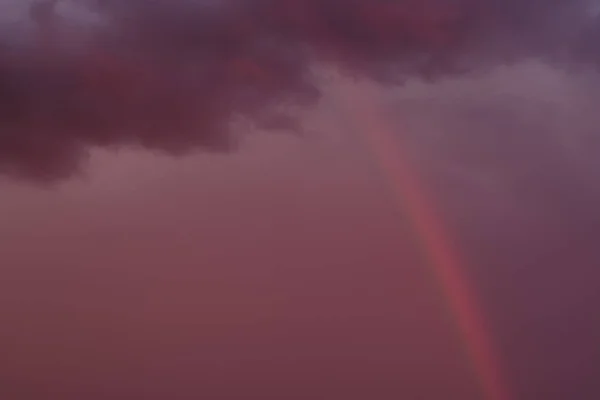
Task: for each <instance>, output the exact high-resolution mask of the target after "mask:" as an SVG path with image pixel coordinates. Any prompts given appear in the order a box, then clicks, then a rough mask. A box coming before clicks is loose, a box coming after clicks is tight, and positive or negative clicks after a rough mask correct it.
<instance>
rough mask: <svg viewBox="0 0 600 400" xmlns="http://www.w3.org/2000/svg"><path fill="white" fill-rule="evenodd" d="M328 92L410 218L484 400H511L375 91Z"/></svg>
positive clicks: (346, 88) (454, 260)
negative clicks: (350, 123) (380, 107)
mask: <svg viewBox="0 0 600 400" xmlns="http://www.w3.org/2000/svg"><path fill="white" fill-rule="evenodd" d="M332 86H333V87H332V89H333V91H334V95H335V98H336V101H337V102H344V103H345V106H346V111H347V112H346V113H345V114H346V115H349V116H350V118H352V119H353V123H354V127H355V129H356V131H357V132H359V133H360V136H361V137H362V140H363V141H364V142H365V144H366V145H367V147H368V148H369V149H370V151H371V152H372V154H373V157H374V159H375V161H376V163H377V164H378V166H379V167H380V169H381V171H382V173H383V174H384V175H385V177H386V178H387V182H388V183H389V186H390V189H391V190H392V192H393V195H394V197H395V198H396V200H397V201H398V202H399V203H401V205H402V207H404V209H405V211H406V213H407V214H408V217H409V219H410V220H411V221H410V222H411V223H412V225H413V227H414V230H415V234H416V236H417V238H418V240H419V242H420V245H421V246H423V248H425V249H426V250H427V251H426V252H424V257H425V258H426V259H427V260H426V261H427V262H428V264H429V265H431V267H432V272H433V274H434V275H435V278H436V279H437V280H438V282H439V284H440V287H441V288H442V289H443V291H444V295H445V297H446V299H447V301H448V303H449V308H450V311H451V313H452V314H453V315H454V317H455V319H456V324H457V328H458V330H459V333H460V335H461V338H462V339H463V341H464V346H465V348H466V351H467V353H468V356H469V359H470V360H471V363H472V364H473V369H474V372H475V373H476V375H477V378H478V382H479V385H480V387H481V391H482V392H483V397H484V398H485V399H486V400H513V399H514V397H513V396H512V395H511V394H510V390H509V387H508V385H507V384H506V382H505V381H504V378H503V376H502V373H501V368H500V362H499V360H498V357H497V353H496V352H495V350H494V347H493V345H492V342H491V339H490V335H489V334H488V331H487V329H486V324H485V321H484V319H483V317H482V313H481V311H480V309H479V307H478V306H477V302H476V301H475V300H476V299H475V298H474V296H473V295H472V290H471V287H470V285H469V282H468V279H467V278H466V276H465V275H464V273H463V272H462V271H463V270H464V268H461V260H460V258H459V257H458V256H457V254H456V253H455V251H454V250H453V246H452V245H451V242H450V240H449V239H448V235H446V234H445V232H444V229H443V224H442V222H441V220H440V218H439V217H437V216H436V212H435V211H434V210H435V207H434V205H433V204H431V202H430V201H428V199H429V198H430V197H429V196H427V194H426V192H425V190H424V188H423V187H422V185H420V184H419V177H418V175H417V173H416V172H415V171H414V170H413V169H412V168H411V167H410V165H409V163H408V162H407V157H404V156H403V154H402V149H401V147H400V146H399V145H398V141H397V139H396V138H395V137H394V135H393V134H392V130H391V129H390V128H389V125H387V124H386V123H385V122H384V121H385V118H384V117H383V116H382V115H381V111H380V109H379V108H378V107H377V104H378V103H377V101H376V98H377V97H376V96H377V94H376V93H375V92H374V91H375V89H373V90H371V89H370V88H363V87H362V86H361V88H360V90H358V89H356V87H355V86H354V85H350V84H348V83H342V82H339V81H338V82H335V83H334V84H333V85H332Z"/></svg>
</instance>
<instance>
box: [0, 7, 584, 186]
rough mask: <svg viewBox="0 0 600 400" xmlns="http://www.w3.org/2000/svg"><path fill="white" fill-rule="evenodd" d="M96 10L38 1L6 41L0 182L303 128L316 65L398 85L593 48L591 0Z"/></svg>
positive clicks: (0, 68) (0, 51)
mask: <svg viewBox="0 0 600 400" xmlns="http://www.w3.org/2000/svg"><path fill="white" fill-rule="evenodd" d="M4 1H6V0H4ZM72 3H83V2H76V1H72ZM85 3H86V4H85V6H84V7H87V8H88V9H93V10H94V11H93V12H94V13H96V14H95V17H96V24H95V26H92V25H91V24H90V23H89V22H85V23H80V26H77V24H76V23H75V22H74V21H73V20H74V19H76V18H75V17H73V16H70V17H63V18H62V19H61V18H52V17H51V16H50V14H51V13H50V12H49V9H46V8H44V7H43V6H42V7H40V6H37V7H33V8H32V10H31V11H30V13H29V16H28V18H30V19H32V20H33V21H34V22H35V23H34V25H32V27H31V30H32V34H31V37H30V40H29V41H27V40H22V41H20V42H18V41H17V40H16V39H15V38H13V37H10V36H8V35H5V37H4V40H3V44H2V47H0V124H1V125H2V126H1V128H2V129H1V131H0V172H3V173H9V174H13V175H14V174H16V175H25V176H29V177H36V178H41V179H47V178H55V177H60V176H67V175H69V174H70V173H72V172H73V171H74V170H75V169H76V168H77V166H78V165H79V164H80V159H81V157H82V155H83V154H84V153H85V150H86V149H87V148H89V147H91V146H121V145H139V146H144V147H147V148H153V149H160V150H165V151H169V152H179V151H185V150H188V149H190V148H204V149H207V150H210V149H222V150H227V149H230V148H232V147H233V145H234V144H235V138H234V137H233V135H232V134H231V132H232V124H233V123H239V122H244V121H245V122H250V123H252V124H255V125H258V126H259V127H267V128H273V127H276V128H290V129H291V130H294V125H293V124H292V123H291V122H292V121H291V119H293V118H292V117H293V109H294V107H295V106H306V105H314V104H315V103H316V101H317V100H318V98H319V94H320V90H322V87H321V86H320V85H319V84H318V79H317V77H316V75H315V73H314V67H316V66H318V65H325V66H327V67H334V68H340V69H342V70H343V71H345V72H348V73H352V74H355V75H356V76H359V77H367V78H373V79H376V80H379V81H384V82H391V81H393V82H401V81H402V80H403V79H404V78H406V77H407V76H415V75H418V76H422V77H425V78H432V77H437V76H445V75H447V74H451V73H452V74H454V73H466V72H470V71H472V70H473V69H476V68H478V67H482V66H485V65H494V64H497V63H498V62H505V61H506V60H509V59H511V58H514V57H523V56H532V55H537V56H558V55H561V54H563V55H564V54H566V53H569V54H570V53H572V51H571V49H575V48H577V49H579V50H580V52H583V53H585V54H586V55H590V54H591V53H592V50H591V49H592V47H591V46H590V45H587V46H578V45H579V44H580V43H583V42H584V40H583V39H580V37H583V36H586V35H587V34H584V33H583V31H582V28H581V27H582V26H584V25H585V24H582V21H588V20H589V21H591V17H587V16H586V14H587V10H588V6H587V2H585V1H584V0H575V1H574V0H418V1H417V0H414V1H412V0H405V1H385V0H371V1H368V2H367V1H363V0H220V1H219V0H213V1H202V0H195V1H194V0H170V1H167V0H164V1H148V0H129V1H124V0H105V1H101V0H98V1H93V2H92V1H88V2H85ZM72 8H73V7H72V6H64V7H63V9H64V10H67V11H68V10H70V9H72ZM67 14H68V13H67ZM589 25H590V26H592V25H593V23H592V22H589ZM587 31H589V32H593V29H591V28H590V29H589V30H587ZM587 31H586V32H587ZM592 35H593V34H592ZM588 36H589V35H588ZM16 43H18V44H16ZM586 43H591V41H590V40H588V41H587V42H586ZM576 44H577V45H576ZM581 49H585V51H584V50H581ZM588 58H593V57H588ZM288 114H289V115H288Z"/></svg>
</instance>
